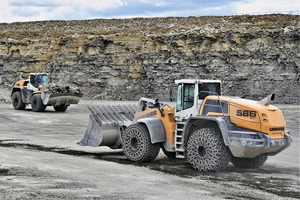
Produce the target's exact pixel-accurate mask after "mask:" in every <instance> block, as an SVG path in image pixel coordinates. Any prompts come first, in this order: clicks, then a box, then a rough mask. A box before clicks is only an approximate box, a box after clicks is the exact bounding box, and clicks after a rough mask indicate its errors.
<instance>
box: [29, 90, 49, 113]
mask: <svg viewBox="0 0 300 200" xmlns="http://www.w3.org/2000/svg"><path fill="white" fill-rule="evenodd" d="M46 107H47V106H45V105H44V103H43V101H42V98H41V94H35V95H33V96H32V99H31V108H32V110H33V111H34V112H43V111H45V109H46Z"/></svg>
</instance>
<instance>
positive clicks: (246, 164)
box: [231, 154, 268, 169]
mask: <svg viewBox="0 0 300 200" xmlns="http://www.w3.org/2000/svg"><path fill="white" fill-rule="evenodd" d="M267 159H268V156H267V155H266V154H261V155H259V156H257V157H255V158H237V157H233V156H232V157H231V162H232V164H233V165H234V166H235V167H237V168H241V169H257V168H260V167H261V166H263V164H264V163H265V162H266V161H267Z"/></svg>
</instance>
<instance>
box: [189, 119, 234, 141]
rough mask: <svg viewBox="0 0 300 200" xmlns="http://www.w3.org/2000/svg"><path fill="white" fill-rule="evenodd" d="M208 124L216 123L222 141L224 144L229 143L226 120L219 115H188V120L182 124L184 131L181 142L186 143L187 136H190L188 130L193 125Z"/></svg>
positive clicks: (203, 125) (204, 125) (201, 125)
mask: <svg viewBox="0 0 300 200" xmlns="http://www.w3.org/2000/svg"><path fill="white" fill-rule="evenodd" d="M209 125H217V127H218V128H219V130H220V132H221V134H222V137H223V140H224V143H225V145H226V146H228V145H229V136H228V129H227V126H226V122H225V120H224V119H222V118H221V117H207V116H195V117H190V118H189V120H188V121H187V122H186V124H185V126H184V130H183V132H184V133H185V135H184V137H183V142H184V144H186V143H187V141H188V138H189V136H190V134H191V133H190V130H191V128H192V127H193V126H197V127H207V126H209Z"/></svg>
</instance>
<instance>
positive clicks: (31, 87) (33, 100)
mask: <svg viewBox="0 0 300 200" xmlns="http://www.w3.org/2000/svg"><path fill="white" fill-rule="evenodd" d="M81 97H82V93H81V92H80V91H79V90H78V89H73V88H70V87H68V86H66V87H60V86H56V85H55V84H51V83H50V84H49V77H48V74H46V73H30V74H29V78H28V79H26V80H19V81H17V82H16V83H14V86H13V89H12V93H11V98H12V105H13V107H14V109H16V110H24V109H25V108H26V106H27V105H29V104H31V108H32V110H33V111H35V112H43V111H44V110H45V109H46V107H47V106H53V108H54V110H55V111H56V112H65V111H66V110H67V108H68V106H70V104H77V103H78V102H79V100H80V98H81Z"/></svg>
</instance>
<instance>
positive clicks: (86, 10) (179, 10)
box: [0, 0, 300, 23]
mask: <svg viewBox="0 0 300 200" xmlns="http://www.w3.org/2000/svg"><path fill="white" fill-rule="evenodd" d="M266 13H267V14H271V13H284V14H296V15H299V14H300V0H1V3H0V23H3V22H5V23H11V22H24V21H44V20H84V19H98V18H105V19H110V18H134V17H170V16H174V17H179V16H183V17H185V16H205V15H206V16H207V15H209V16H219V15H238V14H266Z"/></svg>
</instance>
